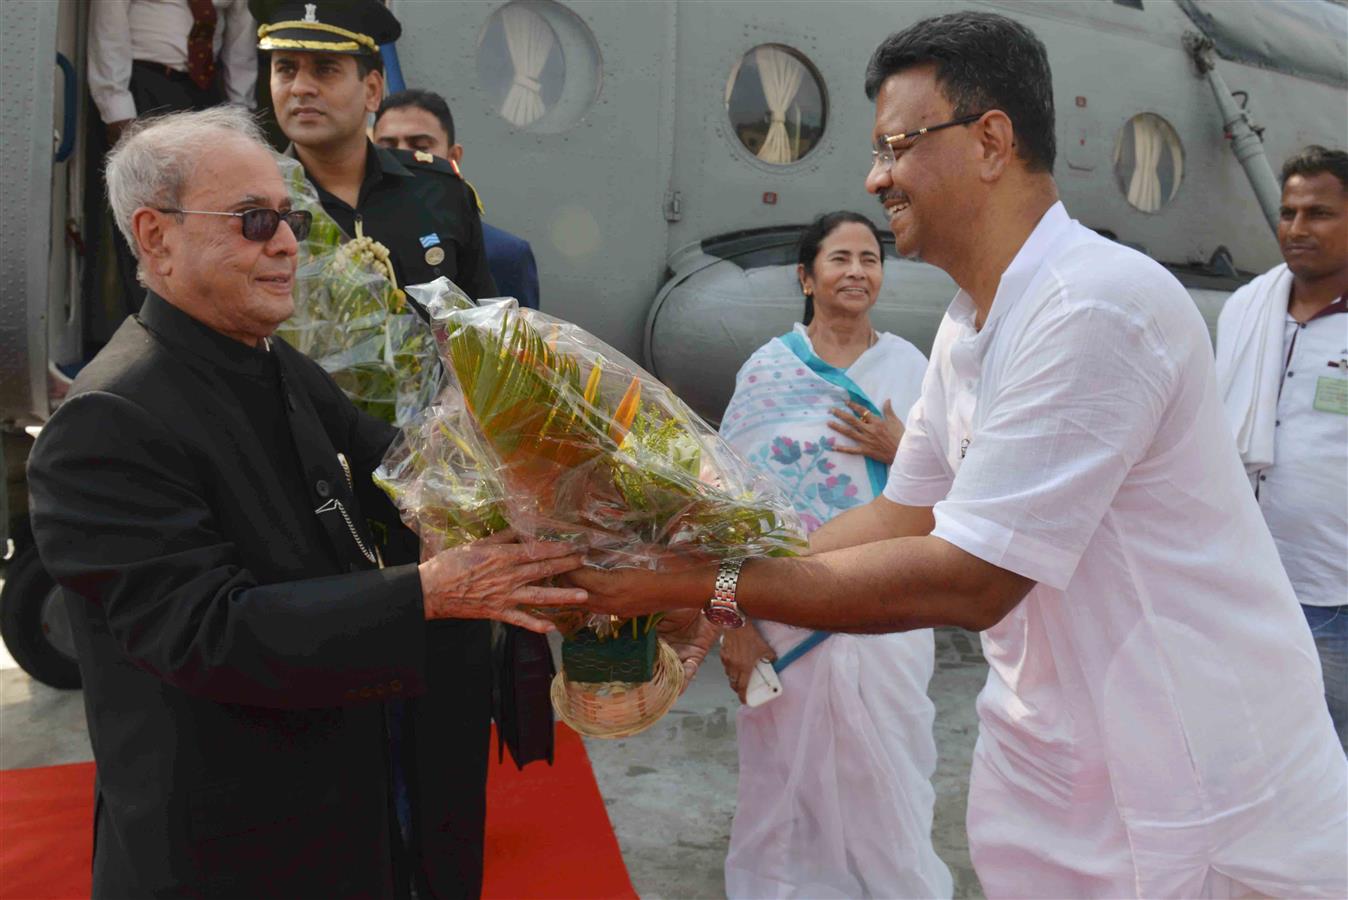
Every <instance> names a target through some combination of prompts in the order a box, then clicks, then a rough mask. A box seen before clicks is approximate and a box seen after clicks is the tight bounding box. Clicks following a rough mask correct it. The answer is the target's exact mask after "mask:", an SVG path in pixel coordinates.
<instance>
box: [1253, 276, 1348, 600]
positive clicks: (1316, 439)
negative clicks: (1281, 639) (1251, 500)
mask: <svg viewBox="0 0 1348 900" xmlns="http://www.w3.org/2000/svg"><path fill="white" fill-rule="evenodd" d="M1282 361H1283V362H1285V364H1284V365H1283V367H1282V389H1281V391H1280V392H1279V393H1278V418H1277V425H1276V428H1275V429H1274V448H1275V450H1274V456H1273V459H1274V463H1273V465H1271V466H1269V467H1268V468H1266V469H1264V470H1263V471H1261V472H1260V473H1259V474H1258V476H1257V479H1258V480H1257V483H1256V486H1255V490H1256V492H1257V496H1258V498H1259V508H1260V509H1262V510H1263V511H1264V521H1266V522H1268V529H1269V531H1271V532H1273V540H1274V541H1275V542H1276V543H1277V545H1278V554H1279V555H1280V556H1281V557H1282V564H1283V566H1284V567H1285V568H1286V569H1287V575H1288V577H1289V578H1291V579H1292V587H1293V588H1294V589H1295V590H1296V592H1297V599H1298V600H1300V601H1301V602H1302V603H1304V604H1305V605H1307V606H1343V605H1344V604H1348V304H1346V303H1345V302H1344V299H1343V298H1339V299H1338V300H1337V301H1335V303H1334V304H1333V305H1332V306H1331V307H1329V308H1327V309H1326V310H1325V311H1324V312H1323V313H1321V314H1320V315H1319V316H1317V317H1315V318H1314V319H1311V320H1310V321H1309V322H1306V323H1305V324H1302V323H1300V322H1298V321H1297V320H1296V319H1294V318H1292V317H1291V316H1290V315H1289V316H1288V317H1287V322H1286V326H1285V328H1284V333H1283V357H1282Z"/></svg>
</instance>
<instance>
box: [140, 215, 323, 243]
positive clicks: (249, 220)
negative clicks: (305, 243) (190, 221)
mask: <svg viewBox="0 0 1348 900" xmlns="http://www.w3.org/2000/svg"><path fill="white" fill-rule="evenodd" d="M159 212H161V213H174V214H176V215H180V216H181V215H189V216H229V217H231V218H234V219H242V220H243V236H244V238H246V239H247V240H250V241H259V242H261V241H269V240H271V239H272V237H273V236H274V235H275V234H276V229H278V228H280V227H281V220H282V219H284V220H285V223H286V224H287V225H289V226H290V230H291V231H292V232H293V233H294V235H295V240H297V241H302V240H304V239H305V238H307V237H308V236H309V226H310V225H312V224H313V223H314V214H313V213H311V212H309V211H308V210H305V209H292V210H291V211H290V212H285V213H283V212H279V211H277V210H274V209H267V208H265V207H259V208H257V209H245V210H244V211H243V212H211V211H209V210H204V209H160V210H159Z"/></svg>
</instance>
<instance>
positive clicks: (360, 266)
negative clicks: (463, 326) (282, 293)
mask: <svg viewBox="0 0 1348 900" xmlns="http://www.w3.org/2000/svg"><path fill="white" fill-rule="evenodd" d="M280 165H281V171H282V175H283V176H284V178H285V179H286V183H287V186H288V188H289V190H290V197H291V202H292V204H293V208H295V209H304V210H308V211H309V212H310V213H311V214H312V215H313V226H312V227H311V228H310V230H309V236H308V237H307V238H306V239H305V240H303V241H301V242H300V252H299V266H298V269H297V271H296V277H295V284H296V288H295V313H294V315H292V316H291V317H290V319H289V320H288V321H286V322H285V323H284V324H283V325H282V326H281V327H280V328H278V329H277V331H276V334H277V335H278V336H279V337H281V338H283V339H284V340H285V341H286V342H288V343H289V344H290V345H291V346H293V347H295V348H296V349H297V350H299V351H300V352H302V353H304V354H305V355H306V356H308V357H309V358H310V359H312V360H314V361H315V362H317V363H318V364H319V365H320V366H322V367H323V370H324V371H326V372H327V373H328V374H329V375H331V376H332V378H333V380H334V381H336V382H337V385H338V386H339V387H340V388H341V389H342V391H343V392H345V393H346V395H347V396H348V397H349V398H351V401H352V402H353V403H355V404H356V406H357V407H359V408H361V409H363V410H365V411H366V412H368V413H370V414H371V415H374V416H377V417H378V418H381V419H383V420H385V421H386V422H392V423H394V424H397V425H403V424H406V423H408V422H410V421H411V420H412V419H413V418H414V417H416V416H418V415H419V414H420V413H421V411H422V410H424V409H425V408H426V407H427V406H428V405H430V403H431V401H432V399H433V398H434V397H435V393H436V390H437V387H438V380H439V374H440V373H439V366H438V364H437V361H436V351H435V341H434V339H433V338H432V337H431V332H430V328H429V327H428V326H427V325H426V323H424V322H423V321H422V320H421V319H420V317H419V316H417V314H416V312H415V311H414V310H413V309H412V308H411V307H410V306H409V305H408V303H407V298H406V296H405V295H404V293H403V292H402V291H401V290H399V289H398V286H397V284H396V282H395V279H394V274H393V269H392V266H391V264H390V263H389V262H388V256H387V249H386V248H384V247H383V246H382V245H380V244H379V243H378V242H376V241H372V240H371V239H369V238H368V237H365V236H364V235H358V236H356V237H354V238H353V237H352V236H350V235H347V234H345V233H344V232H343V231H342V229H341V227H340V226H339V225H338V224H337V223H336V222H335V221H334V220H333V218H332V217H331V216H329V215H328V214H327V213H326V212H325V211H324V210H323V204H322V203H321V202H319V199H318V193H317V192H316V191H315V190H314V187H313V185H312V184H310V183H309V179H308V178H307V177H305V174H304V168H303V166H301V165H300V164H299V162H297V161H296V160H293V159H289V158H287V157H281V158H280Z"/></svg>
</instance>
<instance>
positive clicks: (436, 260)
mask: <svg viewBox="0 0 1348 900" xmlns="http://www.w3.org/2000/svg"><path fill="white" fill-rule="evenodd" d="M444 261H445V248H444V247H432V248H431V249H429V250H427V251H426V265H428V266H438V265H440V263H442V262H444Z"/></svg>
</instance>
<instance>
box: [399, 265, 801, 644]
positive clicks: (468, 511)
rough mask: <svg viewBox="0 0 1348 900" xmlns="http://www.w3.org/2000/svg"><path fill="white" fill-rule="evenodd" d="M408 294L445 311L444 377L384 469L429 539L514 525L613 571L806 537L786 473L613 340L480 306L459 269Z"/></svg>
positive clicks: (437, 544) (741, 553)
mask: <svg viewBox="0 0 1348 900" xmlns="http://www.w3.org/2000/svg"><path fill="white" fill-rule="evenodd" d="M408 290H409V292H410V293H411V294H412V295H413V297H415V298H417V299H418V300H419V301H420V302H421V304H422V305H423V307H424V308H426V309H427V310H428V311H429V313H430V316H431V322H432V330H433V332H434V337H435V342H436V346H437V348H438V351H439V355H440V359H441V362H442V363H443V368H444V371H445V378H444V387H443V389H442V390H441V391H440V393H439V394H438V396H437V397H436V398H435V400H434V402H433V403H432V404H430V405H429V406H428V407H427V408H426V410H425V412H424V414H423V415H422V416H420V417H418V418H416V419H415V420H413V421H411V422H409V423H408V424H407V425H406V426H404V428H403V430H402V435H401V438H400V439H399V440H397V441H395V442H394V444H393V446H392V447H391V448H390V450H389V452H388V454H387V456H386V457H385V459H384V462H383V465H382V466H381V468H380V469H379V471H378V472H377V474H376V480H377V481H378V482H379V483H380V485H381V486H382V487H383V488H384V489H385V490H386V491H387V492H388V493H389V494H390V496H392V498H393V499H394V501H395V502H396V503H397V505H398V507H399V509H400V510H401V513H402V516H403V519H404V521H406V522H407V523H408V525H409V526H410V527H412V528H414V529H416V530H417V531H418V532H419V533H420V535H421V539H422V542H423V549H424V550H426V551H431V552H434V551H436V550H439V549H443V548H444V547H446V546H452V545H454V544H456V543H462V542H464V541H466V540H470V539H472V538H474V537H478V536H481V535H482V534H485V533H488V532H490V531H494V530H497V529H498V528H501V527H505V526H507V525H508V526H509V527H511V528H513V529H514V530H515V531H516V532H517V533H518V534H520V535H522V536H527V537H535V538H540V539H551V540H565V541H569V542H573V543H576V544H577V545H579V546H582V547H583V548H584V549H585V550H586V553H587V562H589V563H590V564H592V565H600V566H606V567H612V566H620V565H622V566H641V567H647V568H653V569H654V568H658V567H659V566H660V563H661V560H663V559H665V558H666V557H668V556H670V555H671V554H674V555H695V556H699V557H703V558H707V559H734V558H747V557H752V556H781V555H790V554H794V553H796V552H799V551H800V550H801V549H802V548H803V547H804V546H805V531H804V528H803V527H802V526H801V523H800V520H799V518H798V517H797V515H796V513H795V511H794V509H793V508H792V505H791V503H790V501H789V500H788V499H787V498H786V496H785V495H784V494H783V493H782V491H781V490H780V489H779V488H778V487H777V486H776V485H775V483H773V482H772V481H771V480H770V479H769V478H768V477H766V476H764V475H763V474H761V473H760V472H759V471H757V470H756V469H755V468H754V467H753V466H751V465H750V464H748V463H747V462H745V461H744V460H743V459H742V458H741V457H740V456H739V455H738V454H737V453H735V451H733V450H731V449H730V447H729V446H728V445H727V444H726V443H725V442H724V441H723V440H721V438H720V437H719V436H718V435H717V434H716V432H715V431H714V430H713V429H712V428H711V426H710V425H708V424H707V423H706V422H705V421H703V420H702V419H701V418H700V417H699V416H698V415H697V414H696V413H694V412H693V411H692V410H691V409H689V408H688V407H687V406H686V405H685V404H684V403H683V402H682V401H681V400H680V399H679V398H678V397H676V396H675V395H674V394H673V392H672V391H670V390H669V389H668V388H667V387H665V386H664V385H663V384H661V383H660V382H659V381H657V380H656V379H655V378H654V377H652V376H651V375H649V374H648V373H647V372H645V371H644V370H642V369H641V367H640V366H638V365H637V364H636V363H634V362H632V361H631V360H629V359H627V358H626V357H625V356H623V355H622V354H621V353H619V352H618V351H616V350H614V349H613V348H612V347H610V346H609V345H608V344H606V343H604V342H603V341H601V340H600V339H598V338H597V337H595V336H594V335H592V334H590V333H589V332H587V331H585V330H584V329H582V328H580V327H578V326H576V325H573V324H571V323H569V322H564V321H562V320H560V319H555V318H553V317H551V316H548V315H546V314H544V313H541V312H538V311H537V310H530V309H521V308H520V307H519V305H518V304H517V303H516V302H515V301H514V300H513V299H508V298H507V299H502V300H494V301H484V302H483V303H482V304H481V305H475V304H473V303H472V301H470V300H469V299H468V298H467V297H466V296H465V295H464V294H463V293H462V291H460V290H459V289H458V288H457V287H455V286H454V285H453V284H452V283H451V282H449V281H448V280H447V279H444V278H441V279H438V280H437V281H435V282H432V283H431V284H427V285H418V286H413V287H410V288H408ZM613 624H614V625H617V624H618V623H613Z"/></svg>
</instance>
